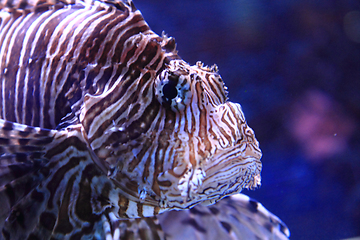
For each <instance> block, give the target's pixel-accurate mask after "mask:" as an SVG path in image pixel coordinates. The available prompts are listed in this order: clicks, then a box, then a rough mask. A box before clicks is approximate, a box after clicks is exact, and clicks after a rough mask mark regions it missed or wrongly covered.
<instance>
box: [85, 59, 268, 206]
mask: <svg viewBox="0 0 360 240" xmlns="http://www.w3.org/2000/svg"><path fill="white" fill-rule="evenodd" d="M139 79H140V80H138V82H137V83H136V84H133V85H131V86H128V88H127V92H126V93H125V94H124V95H123V97H122V98H123V99H122V101H125V99H127V101H128V102H127V103H120V102H119V104H118V105H116V104H113V105H114V106H112V108H113V109H119V108H122V110H121V111H120V112H119V111H118V112H117V114H112V117H111V118H110V119H111V120H107V123H108V124H107V125H106V124H105V125H104V124H103V125H102V129H103V134H102V137H101V138H100V137H99V138H98V139H96V140H94V141H92V142H91V144H90V145H91V147H92V149H94V152H95V154H96V155H97V156H98V157H99V159H100V161H104V162H106V167H107V169H108V175H109V178H111V179H112V180H113V181H114V182H116V183H117V185H118V186H119V188H122V189H123V192H124V193H125V194H126V195H127V196H129V198H132V199H133V200H136V199H138V201H140V202H146V203H148V204H153V205H157V206H158V207H160V209H163V210H169V209H184V208H189V207H192V206H194V205H196V204H198V203H203V204H212V203H215V202H216V201H218V200H220V199H221V198H223V197H225V196H228V195H231V194H234V193H238V192H240V191H241V190H242V189H243V188H254V187H256V186H258V185H260V172H261V166H262V165H261V161H260V158H261V151H260V149H259V144H258V141H257V140H256V139H255V136H254V132H253V130H252V129H251V128H249V127H248V125H247V124H246V121H245V118H244V115H243V112H242V109H241V106H240V105H239V104H236V103H232V102H229V101H228V100H227V92H226V87H225V85H224V82H223V81H222V79H221V77H220V75H219V74H218V72H217V67H216V66H213V67H207V66H203V65H202V64H201V63H197V64H196V65H194V66H190V65H188V64H187V63H186V62H184V61H183V60H180V59H173V60H170V61H168V63H166V64H164V66H163V67H162V69H161V70H159V71H157V72H156V73H155V74H154V76H153V77H151V76H150V75H149V76H148V77H147V78H146V79H145V78H139ZM144 79H145V80H144ZM132 88H133V89H132ZM135 89H136V90H135ZM118 91H120V90H118ZM87 101H88V102H89V101H90V102H91V99H90V98H85V105H86V102H87ZM90 105H91V104H90ZM104 111H110V110H108V109H106V110H104ZM97 118H99V119H100V118H101V116H97ZM99 128H100V127H99ZM90 135H91V134H90Z"/></svg>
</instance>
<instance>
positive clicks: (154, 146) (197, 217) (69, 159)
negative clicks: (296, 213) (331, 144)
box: [0, 0, 289, 240]
mask: <svg viewBox="0 0 360 240" xmlns="http://www.w3.org/2000/svg"><path fill="white" fill-rule="evenodd" d="M0 9H1V11H0V43H1V48H0V89H1V97H0V114H1V119H0V202H1V207H0V228H1V234H2V235H1V237H0V239H106V240H110V239H185V238H188V239H267V238H269V239H270V238H271V239H287V236H289V231H288V229H287V227H286V226H285V225H284V224H283V223H282V222H281V220H279V219H278V218H277V217H276V216H274V215H273V214H271V213H270V212H268V211H267V210H266V209H265V208H264V207H263V206H262V205H261V204H259V203H258V202H256V201H254V200H252V199H250V198H248V197H247V196H245V195H242V194H238V193H239V192H240V191H241V190H242V189H244V188H250V189H253V188H255V187H257V186H258V185H259V184H260V171H261V167H262V165H261V161H260V158H261V151H260V149H259V144H258V141H257V140H256V139H255V136H254V132H253V130H252V129H251V128H249V126H248V125H247V123H246V122H245V118H244V115H243V112H242V109H241V107H240V105H239V104H236V103H232V102H229V101H228V99H227V91H226V87H225V85H224V82H223V80H222V79H221V77H220V75H219V73H218V70H217V67H216V66H215V65H214V66H212V67H208V66H205V65H203V64H202V63H200V62H198V63H197V64H196V65H194V66H190V65H189V64H188V63H186V62H185V61H184V60H182V59H181V58H180V57H179V55H178V54H177V51H176V46H175V41H174V39H173V38H171V37H168V36H167V35H165V34H163V35H162V36H159V35H157V34H155V33H154V32H153V31H152V30H150V28H149V26H148V25H147V23H146V22H145V21H144V19H143V17H142V15H141V13H140V11H139V10H137V9H136V8H135V6H134V4H133V3H132V2H131V1H126V0H124V1H121V0H108V1H105V0H104V1H102V0H1V1H0ZM234 194H237V195H234ZM230 195H234V196H233V197H228V198H225V197H227V196H230ZM223 198H224V200H222V201H219V200H221V199H223ZM218 201H219V202H218ZM217 202H218V203H217ZM170 210H177V211H170Z"/></svg>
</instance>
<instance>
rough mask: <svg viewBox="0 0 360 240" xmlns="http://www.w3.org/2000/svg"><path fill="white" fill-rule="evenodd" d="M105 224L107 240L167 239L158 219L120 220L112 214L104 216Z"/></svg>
mask: <svg viewBox="0 0 360 240" xmlns="http://www.w3.org/2000/svg"><path fill="white" fill-rule="evenodd" d="M103 224H104V232H105V236H106V240H119V239H121V240H130V239H141V240H163V239H166V238H165V234H164V232H163V231H162V229H161V226H160V223H159V220H158V219H157V217H148V218H135V219H127V220H119V219H116V218H115V216H114V215H113V214H112V213H110V214H108V215H104V216H103Z"/></svg>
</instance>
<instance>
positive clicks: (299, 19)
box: [134, 0, 360, 240]
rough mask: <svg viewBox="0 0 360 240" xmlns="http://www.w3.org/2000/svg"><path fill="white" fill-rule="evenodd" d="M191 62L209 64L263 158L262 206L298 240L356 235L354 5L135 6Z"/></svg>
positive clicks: (358, 156)
mask: <svg viewBox="0 0 360 240" xmlns="http://www.w3.org/2000/svg"><path fill="white" fill-rule="evenodd" d="M134 3H135V6H136V7H137V8H138V9H140V10H141V12H142V13H143V15H144V18H145V20H146V21H147V22H148V23H149V25H150V26H151V28H152V29H153V30H154V31H155V32H156V33H158V34H161V32H162V31H163V30H164V31H165V33H167V34H168V35H169V36H172V37H175V39H176V41H177V49H178V51H179V55H180V56H181V57H182V58H183V59H184V60H186V61H188V62H189V63H190V64H195V63H196V61H199V60H201V61H203V62H204V63H205V64H207V65H212V64H214V63H216V64H217V65H218V66H219V70H220V71H219V72H220V74H221V75H222V77H223V80H224V81H225V83H226V85H227V87H228V88H229V98H230V100H231V101H233V102H239V103H240V104H241V105H242V107H243V110H244V112H245V116H246V118H247V122H248V124H249V125H250V127H251V128H253V129H254V131H255V133H256V137H257V139H258V140H259V142H260V147H261V149H262V151H263V158H262V162H263V171H262V186H261V187H260V188H259V189H257V190H256V191H243V193H245V194H247V195H249V196H251V197H253V198H255V199H256V200H258V201H260V202H261V203H262V204H263V205H264V206H265V207H266V208H267V209H269V210H270V211H271V212H273V213H274V214H276V215H277V216H278V217H279V218H280V219H282V220H283V221H284V222H285V223H286V224H287V226H288V227H289V228H290V231H291V236H290V238H291V239H293V240H296V239H343V238H349V237H355V236H359V235H360V128H359V123H360V121H359V120H360V2H359V1H358V0H302V1H294V0H276V1H267V0H225V1H224V0H222V1H219V0H218V1H215V0H197V1H190V0H182V1H169V0H168V1H165V0H153V1H146V0H134Z"/></svg>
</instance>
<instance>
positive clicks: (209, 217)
mask: <svg viewBox="0 0 360 240" xmlns="http://www.w3.org/2000/svg"><path fill="white" fill-rule="evenodd" d="M159 220H160V224H161V226H162V228H163V231H164V232H165V235H166V236H167V239H171V240H180V239H186V240H205V239H208V240H212V239H214V240H215V239H221V240H241V239H244V240H253V239H254V240H255V239H263V240H267V239H269V240H270V239H271V240H286V239H288V237H289V235H290V232H289V229H288V228H287V227H286V225H285V224H284V223H283V222H282V221H281V220H280V219H279V218H277V217H276V216H275V215H273V214H272V213H270V212H269V211H268V210H266V209H265V208H264V207H263V206H262V205H261V204H260V203H258V202H256V201H255V200H253V199H250V198H249V197H247V196H246V195H243V194H237V195H234V196H232V197H229V198H225V199H223V200H221V201H219V202H218V203H216V204H215V205H212V206H202V205H197V206H195V207H194V208H192V209H190V210H186V211H171V212H166V213H163V214H161V215H159Z"/></svg>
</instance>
